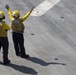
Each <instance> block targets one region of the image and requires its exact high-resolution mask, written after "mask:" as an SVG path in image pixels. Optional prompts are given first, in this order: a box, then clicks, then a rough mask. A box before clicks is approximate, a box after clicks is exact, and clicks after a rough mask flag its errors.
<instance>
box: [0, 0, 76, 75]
mask: <svg viewBox="0 0 76 75" xmlns="http://www.w3.org/2000/svg"><path fill="white" fill-rule="evenodd" d="M42 2H44V0H0V10H2V11H4V13H5V15H6V22H7V23H8V24H9V25H11V22H10V20H9V17H8V15H7V11H6V9H5V5H6V4H8V5H9V6H10V8H11V10H12V11H13V10H15V9H18V10H19V11H20V13H21V17H22V16H24V15H25V14H26V13H27V12H28V11H29V10H30V9H31V8H32V7H33V6H34V7H37V6H38V5H39V4H41V3H42ZM24 24H25V32H24V38H25V47H26V53H27V54H29V55H30V58H29V59H22V58H20V57H17V56H16V55H15V51H14V47H13V41H12V34H11V31H9V33H8V37H9V59H10V60H11V64H10V65H8V66H4V65H2V50H1V52H0V75H76V0H61V1H60V2H59V3H58V4H56V5H55V6H54V7H53V8H51V9H50V10H49V11H47V12H46V13H45V14H43V15H42V16H38V17H35V16H29V18H28V19H27V20H26V21H25V22H24Z"/></svg>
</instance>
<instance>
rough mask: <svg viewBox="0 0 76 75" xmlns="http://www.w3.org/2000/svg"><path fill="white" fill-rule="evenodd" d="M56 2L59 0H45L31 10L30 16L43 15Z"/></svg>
mask: <svg viewBox="0 0 76 75" xmlns="http://www.w3.org/2000/svg"><path fill="white" fill-rule="evenodd" d="M58 2H60V0H45V1H44V2H42V3H41V4H40V5H38V6H37V7H36V8H35V9H34V10H33V11H32V13H31V16H41V15H43V14H44V13H46V12H47V11H48V10H49V9H51V8H52V7H53V6H54V5H56V4H57V3H58Z"/></svg>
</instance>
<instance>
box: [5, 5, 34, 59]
mask: <svg viewBox="0 0 76 75" xmlns="http://www.w3.org/2000/svg"><path fill="white" fill-rule="evenodd" d="M5 8H6V9H7V11H8V15H9V17H10V20H11V21H12V24H11V28H12V38H13V43H14V48H15V53H16V55H17V56H20V57H22V58H27V57H29V55H27V54H26V52H25V47H24V37H23V32H24V28H25V27H24V24H23V22H24V21H25V20H26V19H27V17H28V16H29V15H30V14H31V12H32V10H33V9H34V8H32V9H31V10H30V11H29V12H28V13H27V14H26V15H25V16H23V17H22V18H20V13H19V11H18V10H15V11H14V12H13V13H12V12H11V10H10V8H9V6H8V5H6V6H5Z"/></svg>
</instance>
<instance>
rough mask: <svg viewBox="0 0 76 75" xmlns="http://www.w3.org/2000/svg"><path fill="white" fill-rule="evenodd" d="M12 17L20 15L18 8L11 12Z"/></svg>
mask: <svg viewBox="0 0 76 75" xmlns="http://www.w3.org/2000/svg"><path fill="white" fill-rule="evenodd" d="M13 17H15V18H19V17H20V13H19V11H18V10H15V11H14V12H13Z"/></svg>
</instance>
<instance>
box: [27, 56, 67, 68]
mask: <svg viewBox="0 0 76 75" xmlns="http://www.w3.org/2000/svg"><path fill="white" fill-rule="evenodd" d="M27 60H29V61H32V62H34V63H36V64H39V65H42V66H48V65H50V64H52V65H66V64H65V63H57V62H45V61H43V60H42V59H40V58H37V57H30V58H27Z"/></svg>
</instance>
